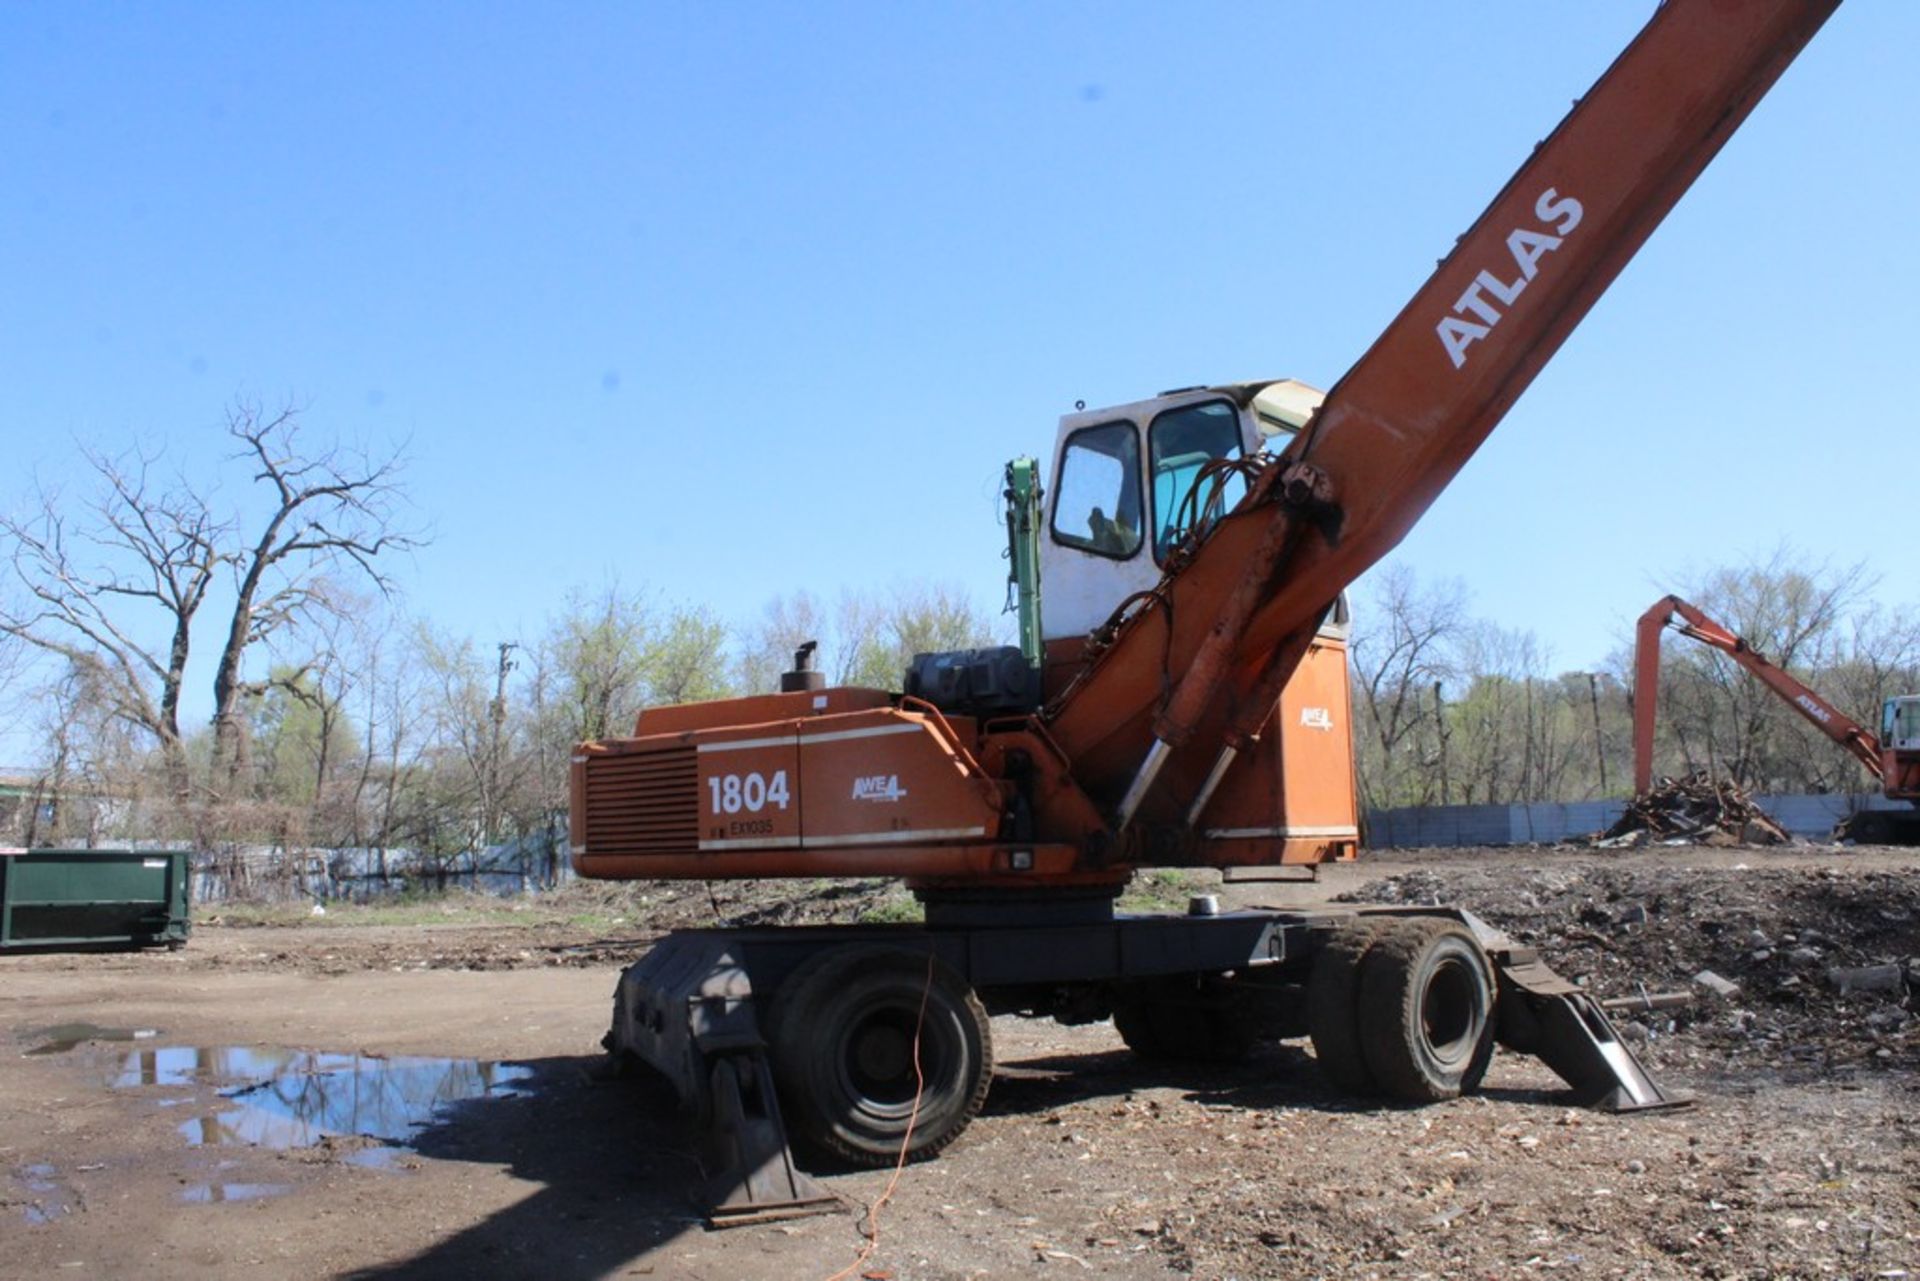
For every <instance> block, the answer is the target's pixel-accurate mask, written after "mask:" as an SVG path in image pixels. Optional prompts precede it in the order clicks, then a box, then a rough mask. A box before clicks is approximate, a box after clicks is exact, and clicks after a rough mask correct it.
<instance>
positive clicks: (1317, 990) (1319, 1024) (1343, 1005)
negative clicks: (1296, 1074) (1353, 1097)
mask: <svg viewBox="0 0 1920 1281" xmlns="http://www.w3.org/2000/svg"><path fill="white" fill-rule="evenodd" d="M1378 933H1379V931H1378V928H1377V927H1376V926H1374V925H1372V924H1367V923H1360V924H1354V925H1348V926H1343V927H1342V928H1341V929H1340V930H1339V931H1338V932H1337V933H1335V935H1334V936H1333V937H1332V938H1331V939H1329V940H1328V941H1327V942H1326V943H1324V944H1322V945H1321V948H1320V950H1319V951H1318V952H1316V953H1315V954H1314V957H1313V970H1312V972H1311V973H1309V974H1308V975H1307V1036H1308V1038H1309V1039H1311V1040H1312V1042H1313V1057H1314V1058H1315V1059H1316V1060H1317V1061H1318V1062H1319V1064H1320V1072H1321V1074H1322V1075H1323V1076H1325V1077H1326V1078H1327V1082H1328V1084H1330V1085H1332V1086H1333V1088H1334V1089H1336V1090H1339V1091H1341V1092H1342V1093H1346V1094H1358V1095H1368V1094H1377V1093H1379V1090H1380V1084H1379V1082H1378V1081H1376V1080H1375V1079H1374V1076H1373V1069H1371V1068H1369V1067H1368V1066H1367V1059H1366V1054H1365V1052H1364V1051H1363V1050H1362V1049H1361V1047H1360V966H1361V963H1362V962H1363V961H1364V960H1365V958H1366V955H1367V952H1368V950H1369V949H1371V948H1372V947H1373V941H1374V939H1375V938H1376V937H1377V936H1378Z"/></svg>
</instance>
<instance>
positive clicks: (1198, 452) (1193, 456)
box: [1147, 400, 1247, 561]
mask: <svg viewBox="0 0 1920 1281" xmlns="http://www.w3.org/2000/svg"><path fill="white" fill-rule="evenodd" d="M1240 454H1241V449H1240V415H1239V413H1238V412H1237V411H1236V410H1235V409H1234V407H1233V406H1232V405H1231V404H1229V403H1228V402H1226V401H1224V400H1210V401H1207V402H1206V403H1205V404H1200V405H1183V406H1181V407H1180V408H1179V409H1169V410H1168V411H1167V412H1166V413H1164V414H1161V415H1160V416H1159V417H1158V418H1155V419H1154V420H1153V426H1152V427H1150V428H1149V429H1148V431H1147V456H1148V458H1149V460H1150V461H1151V462H1152V464H1153V556H1154V559H1155V560H1160V561H1164V560H1166V558H1167V553H1169V552H1171V551H1172V550H1173V549H1174V548H1175V547H1178V546H1179V545H1180V542H1181V540H1182V539H1184V538H1185V537H1186V536H1187V535H1188V533H1189V532H1191V531H1190V530H1189V529H1188V526H1189V525H1190V524H1191V523H1192V522H1193V520H1194V518H1195V508H1196V506H1197V502H1196V504H1195V505H1194V506H1189V505H1188V504H1187V501H1186V500H1187V495H1188V494H1189V493H1190V492H1191V491H1192V490H1193V483H1194V480H1195V479H1196V478H1197V477H1198V476H1199V474H1200V469H1201V468H1202V467H1204V466H1206V464H1208V463H1210V462H1212V461H1213V460H1214V459H1216V458H1238V457H1240ZM1246 492H1247V484H1246V481H1245V480H1243V479H1241V478H1240V477H1239V476H1237V475H1236V476H1234V477H1232V478H1231V479H1229V480H1228V481H1227V482H1226V485H1225V488H1224V489H1223V491H1222V500H1223V506H1222V508H1221V510H1223V511H1227V510H1231V509H1232V507H1233V505H1234V504H1235V503H1237V502H1239V501H1240V498H1241V496H1242V495H1243V494H1245V493H1246ZM1200 497H1201V498H1205V497H1206V495H1204V494H1202V495H1201V496H1200Z"/></svg>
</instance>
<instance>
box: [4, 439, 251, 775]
mask: <svg viewBox="0 0 1920 1281" xmlns="http://www.w3.org/2000/svg"><path fill="white" fill-rule="evenodd" d="M83 456H84V457H85V459H86V462H87V465H88V466H89V468H90V469H91V470H92V472H93V473H94V476H95V479H96V480H97V482H98V493H97V494H96V495H95V496H94V497H92V498H90V499H89V500H87V501H85V502H83V503H81V504H78V505H77V506H75V507H73V508H71V509H70V508H69V506H68V504H67V503H66V502H65V501H64V499H63V497H62V496H61V495H60V494H58V493H54V492H49V491H48V490H46V489H44V488H43V489H41V490H40V491H39V493H38V502H37V505H36V506H35V508H34V509H33V511H32V512H31V514H29V515H27V516H25V517H16V516H12V515H8V516H5V517H0V538H4V539H5V540H6V542H7V544H8V551H9V564H10V567H11V570H12V576H13V580H14V584H15V586H16V588H17V589H18V591H19V593H20V598H19V600H18V602H16V603H8V604H4V605H0V633H4V634H5V635H7V636H9V637H13V638H15V639H17V640H18V641H21V642H24V643H25V644H27V645H31V646H34V647H36V648H38V649H40V650H42V651H44V652H46V653H49V654H52V655H55V656H57V657H58V658H60V659H61V660H64V662H65V663H66V664H68V665H69V666H70V667H71V668H72V669H73V670H74V671H76V672H79V673H83V674H84V676H85V679H86V680H87V682H88V684H89V686H90V688H91V690H92V691H93V693H94V694H95V695H96V696H97V697H98V698H99V699H101V700H102V701H103V703H104V705H105V707H106V708H107V709H108V710H109V711H110V712H111V713H112V714H113V715H114V716H116V717H118V718H119V719H120V720H122V721H123V722H125V723H126V724H128V725H130V726H133V727H135V728H137V729H139V730H142V731H144V732H146V733H147V734H149V735H151V736H152V738H153V741H154V743H155V745H156V746H158V747H159V748H160V750H161V751H162V752H163V753H164V754H165V757H166V761H167V764H168V767H169V772H170V774H171V776H172V779H173V784H174V787H175V790H176V791H177V792H179V793H181V794H184V793H185V791H186V788H187V775H186V759H185V753H184V750H183V747H182V738H181V732H180V699H181V692H182V689H183V687H184V685H185V682H186V674H187V660H188V658H189V657H190V654H191V651H192V647H193V625H194V620H195V618H196V617H197V616H198V614H199V612H200V607H201V606H202V605H203V604H204V603H205V602H206V598H207V592H208V590H209V588H211V587H212V585H213V583H214V580H215V577H216V575H217V573H218V571H219V567H220V565H221V564H222V563H223V560H224V559H225V557H226V555H227V553H226V552H225V551H224V550H223V545H224V543H225V540H226V539H227V537H228V536H229V534H230V533H231V530H232V525H231V524H230V522H227V521H223V520H221V519H218V518H216V517H215V516H214V515H213V513H212V512H211V511H210V510H209V508H208V506H207V502H206V500H205V499H204V497H202V495H200V494H199V493H198V492H196V491H195V490H194V489H193V488H192V487H191V486H189V485H188V484H187V483H186V482H185V481H183V480H178V479H176V480H174V481H172V482H171V483H166V484H161V483H158V482H156V480H155V477H154V475H153V472H154V468H155V463H156V461H157V460H156V459H155V458H153V457H150V456H149V455H147V454H145V453H141V452H138V451H131V452H129V453H127V454H124V455H121V456H118V457H113V456H108V455H104V454H98V453H94V452H91V451H86V452H85V453H84V455H83ZM156 615H157V618H156V617H154V616H156ZM155 622H157V623H158V624H159V625H158V626H157V627H156V626H154V623H155ZM143 635H158V636H161V637H163V639H162V641H161V643H159V644H153V643H150V642H149V641H147V640H145V639H143V638H142V637H143Z"/></svg>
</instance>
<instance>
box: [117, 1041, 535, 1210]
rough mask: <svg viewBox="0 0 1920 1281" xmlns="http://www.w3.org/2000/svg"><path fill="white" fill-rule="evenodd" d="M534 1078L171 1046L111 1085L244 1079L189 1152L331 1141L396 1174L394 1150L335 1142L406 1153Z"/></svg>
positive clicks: (430, 1062)
mask: <svg viewBox="0 0 1920 1281" xmlns="http://www.w3.org/2000/svg"><path fill="white" fill-rule="evenodd" d="M532 1075H533V1070H532V1069H531V1068H526V1067H520V1066H517V1065H515V1064H511V1063H489V1062H484V1061H482V1060H478V1059H438V1058H416V1057H409V1056H395V1057H392V1058H380V1057H376V1056H372V1055H365V1054H327V1053H313V1052H309V1051H301V1050H269V1049H258V1048H254V1047H251V1046H228V1047H224V1048H218V1049H195V1048H191V1047H167V1048H160V1049H153V1050H137V1051H135V1052H134V1053H132V1054H129V1055H127V1056H126V1059H125V1061H124V1062H123V1063H122V1065H121V1067H120V1070H119V1074H118V1075H117V1076H116V1077H115V1079H114V1082H113V1084H114V1085H115V1086H116V1087H118V1088H123V1089H124V1088H129V1087H136V1086H145V1085H159V1086H182V1085H193V1084H198V1083H202V1082H215V1081H241V1082H244V1084H240V1085H233V1086H228V1087H227V1088H225V1089H221V1090H220V1091H218V1094H217V1096H216V1097H217V1100H218V1101H217V1103H215V1104H213V1105H212V1106H210V1107H208V1108H207V1110H206V1111H205V1112H204V1113H203V1114H201V1115H198V1116H195V1117H193V1118H192V1119H190V1120H187V1121H183V1122H181V1124H180V1127H179V1129H180V1133H181V1135H182V1136H184V1137H185V1138H186V1140H187V1142H188V1143H189V1144H191V1145H193V1146H195V1147H213V1146H233V1145H245V1146H250V1147H265V1148H276V1149H287V1148H306V1147H313V1146H315V1145H317V1144H323V1143H325V1144H327V1145H328V1146H330V1147H332V1146H336V1145H337V1146H338V1147H339V1148H340V1149H342V1151H343V1155H342V1159H343V1160H345V1161H347V1162H348V1163H350V1164H353V1165H361V1166H368V1167H371V1168H375V1169H390V1168H393V1167H394V1158H393V1157H392V1155H391V1152H390V1149H382V1148H380V1147H377V1146H368V1147H361V1148H353V1147H352V1145H351V1144H350V1143H340V1142H338V1141H340V1140H351V1139H354V1138H361V1139H369V1140H377V1141H378V1142H379V1143H386V1144H397V1145H399V1146H402V1147H405V1146H409V1145H410V1144H411V1143H412V1142H413V1141H414V1140H415V1139H416V1138H417V1137H418V1134H419V1131H420V1130H421V1129H423V1128H424V1127H426V1126H427V1125H429V1124H431V1123H432V1122H433V1121H434V1119H435V1118H436V1117H438V1116H439V1115H440V1114H441V1113H442V1112H443V1111H444V1110H445V1109H447V1108H448V1107H450V1106H452V1105H453V1104H455V1103H462V1102H466V1101H467V1100H470V1099H487V1098H493V1099H497V1098H513V1097H518V1096H521V1095H524V1094H525V1093H527V1090H526V1088H525V1086H524V1084H523V1083H524V1082H526V1081H528V1080H529V1079H530V1078H531V1077H532ZM199 1106H203V1107H205V1106H207V1105H205V1104H200V1105H199ZM376 1153H384V1155H375V1154H376ZM210 1186H211V1185H210ZM222 1186H251V1185H222ZM257 1195H266V1194H257ZM213 1199H223V1198H213ZM224 1199H237V1198H224Z"/></svg>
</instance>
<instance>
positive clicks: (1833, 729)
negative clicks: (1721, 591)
mask: <svg viewBox="0 0 1920 1281" xmlns="http://www.w3.org/2000/svg"><path fill="white" fill-rule="evenodd" d="M1676 616H1677V617H1678V618H1679V619H1680V620H1681V621H1680V622H1679V623H1677V624H1673V620H1674V618H1675V617H1676ZM1669 624H1673V626H1674V630H1675V631H1677V632H1679V633H1680V634H1681V635H1682V636H1690V637H1692V638H1693V639H1694V640H1697V641H1699V642H1700V643H1701V644H1703V645H1708V646H1711V647H1712V648H1714V649H1717V650H1719V651H1720V652H1721V653H1723V654H1725V655H1726V656H1727V657H1729V658H1731V659H1732V660H1733V661H1734V662H1736V663H1738V664H1740V666H1741V667H1742V668H1744V669H1746V670H1747V671H1749V672H1751V673H1752V674H1753V676H1754V678H1755V679H1756V680H1758V681H1759V682H1760V683H1761V684H1763V685H1765V686H1766V687H1767V688H1768V689H1770V690H1772V691H1773V692H1774V693H1775V694H1778V695H1779V696H1780V698H1781V700H1782V701H1783V702H1785V703H1786V704H1787V706H1789V707H1791V708H1793V710H1794V711H1796V712H1798V713H1800V715H1802V716H1804V717H1805V718H1806V720H1807V723H1808V724H1810V725H1812V726H1813V727H1814V728H1815V729H1817V730H1819V731H1820V732H1821V733H1822V734H1825V735H1826V736H1827V737H1828V738H1830V739H1832V740H1833V741H1834V742H1836V743H1838V744H1840V746H1842V747H1844V748H1845V749H1846V750H1847V751H1848V752H1849V753H1850V754H1852V756H1853V758H1854V759H1855V760H1857V761H1859V762H1860V764H1861V765H1862V766H1864V767H1865V768H1866V770H1867V772H1868V773H1870V774H1872V775H1873V776H1874V777H1875V778H1881V777H1882V776H1883V773H1884V770H1885V766H1884V764H1883V757H1882V754H1881V750H1880V740H1879V739H1878V738H1876V737H1874V736H1873V735H1872V734H1871V733H1869V732H1868V731H1867V730H1866V729H1865V728H1864V727H1863V726H1862V725H1860V723H1859V722H1857V721H1855V720H1854V719H1853V718H1852V717H1850V716H1848V715H1847V714H1846V713H1845V712H1843V711H1841V710H1840V709H1839V708H1837V707H1835V706H1834V705H1833V704H1832V703H1829V702H1828V701H1827V700H1826V699H1824V698H1822V697H1820V695H1818V694H1816V693H1814V692H1813V691H1812V690H1810V689H1808V688H1807V687H1806V686H1805V685H1803V684H1801V683H1800V682H1799V681H1798V680H1795V679H1794V678H1793V677H1792V676H1791V675H1789V674H1788V673H1787V672H1786V670H1785V669H1784V668H1781V667H1779V666H1777V665H1776V664H1774V663H1773V662H1772V661H1770V660H1769V659H1768V658H1767V656H1766V655H1765V654H1762V653H1761V652H1760V651H1759V650H1757V649H1755V648H1753V646H1751V645H1749V644H1747V642H1746V641H1745V640H1743V639H1741V638H1740V637H1739V636H1736V635H1735V634H1734V633H1733V632H1731V631H1729V630H1727V629H1726V628H1725V627H1723V626H1721V625H1720V624H1719V623H1717V622H1715V621H1714V620H1713V619H1711V618H1709V617H1708V616H1707V615H1706V614H1705V613H1704V612H1703V611H1702V610H1701V609H1700V608H1699V607H1698V606H1697V605H1692V604H1689V603H1688V602H1686V601H1684V600H1681V599H1680V598H1679V597H1678V596H1663V597H1661V598H1660V599H1659V600H1658V601H1655V602H1654V604H1653V606H1652V607H1651V608H1650V609H1648V610H1647V612H1646V613H1644V614H1642V615H1640V622H1639V624H1638V625H1637V626H1636V628H1635V629H1634V643H1633V790H1634V792H1635V794H1636V795H1637V794H1641V793H1644V792H1645V791H1646V790H1647V789H1648V788H1649V787H1651V786H1652V785H1653V724H1654V717H1655V715H1656V713H1657V704H1658V703H1659V701H1660V633H1661V632H1663V631H1665V630H1666V628H1667V626H1668V625H1669Z"/></svg>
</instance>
